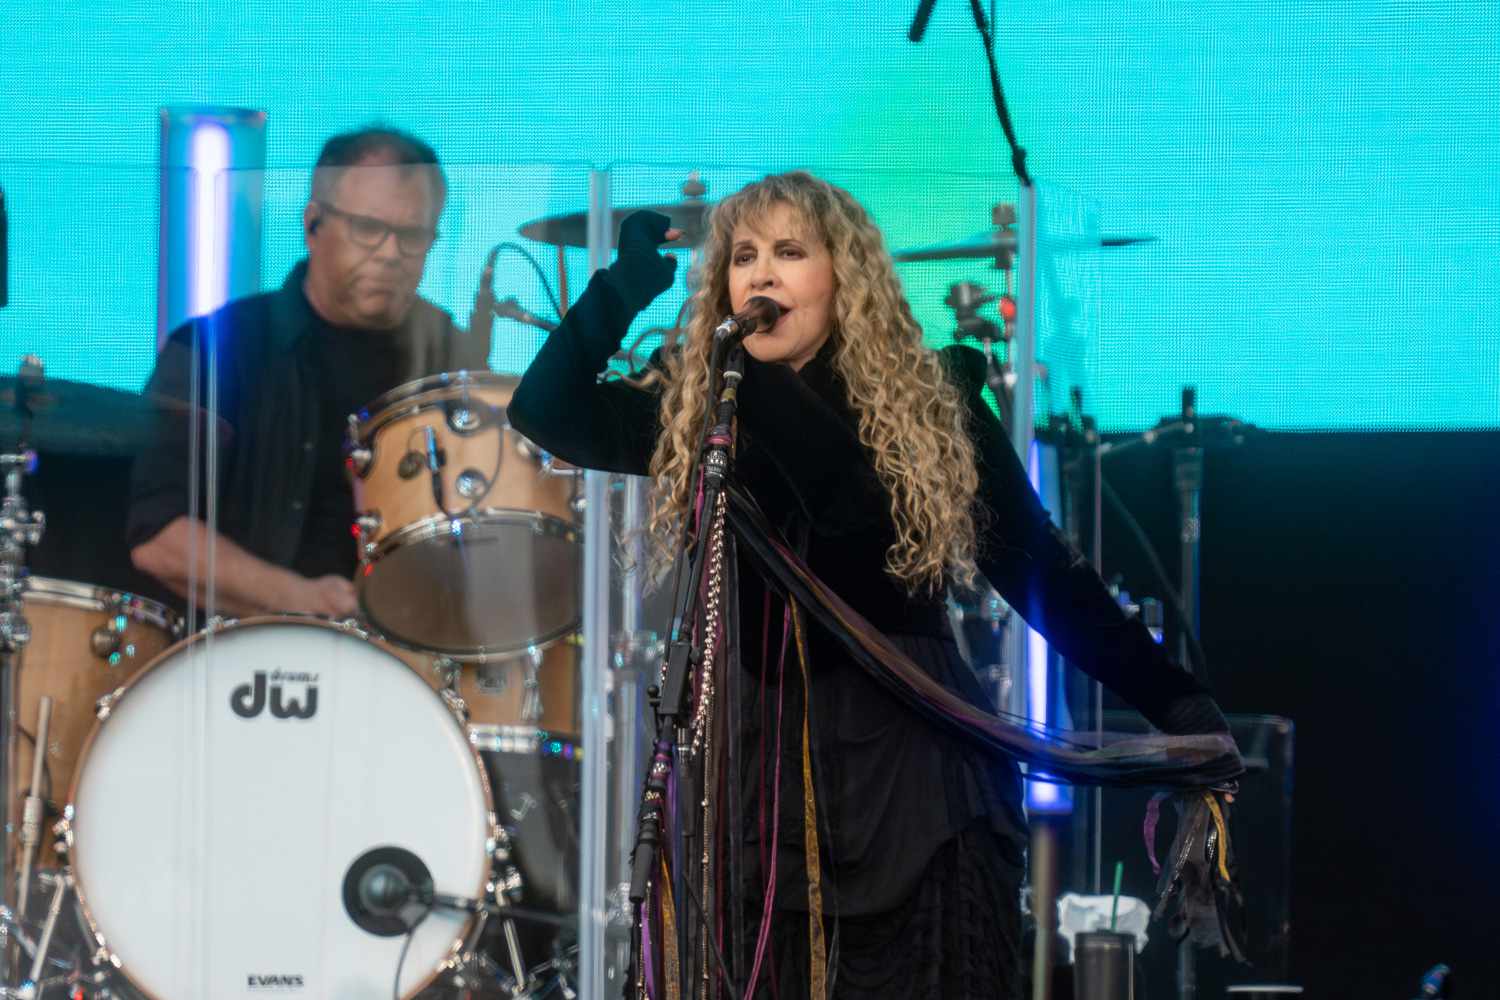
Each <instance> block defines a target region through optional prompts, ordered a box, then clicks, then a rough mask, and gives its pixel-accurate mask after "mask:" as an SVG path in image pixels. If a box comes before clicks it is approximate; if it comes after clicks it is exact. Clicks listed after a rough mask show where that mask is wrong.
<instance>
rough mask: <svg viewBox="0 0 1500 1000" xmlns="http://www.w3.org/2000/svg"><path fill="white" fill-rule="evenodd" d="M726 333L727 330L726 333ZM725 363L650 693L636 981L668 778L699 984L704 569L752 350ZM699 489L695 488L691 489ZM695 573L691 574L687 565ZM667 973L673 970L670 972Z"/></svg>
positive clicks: (635, 895) (677, 892)
mask: <svg viewBox="0 0 1500 1000" xmlns="http://www.w3.org/2000/svg"><path fill="white" fill-rule="evenodd" d="M720 329H721V330H722V329H723V328H722V327H721V328H720ZM721 359H722V361H723V376H722V382H723V387H722V390H721V392H720V395H719V400H718V405H717V407H716V408H715V411H714V414H713V422H712V424H711V425H709V426H708V430H707V433H706V434H705V435H704V439H703V444H702V446H701V452H700V454H701V458H700V468H701V469H702V483H703V505H702V507H701V514H700V516H699V519H698V528H699V530H698V536H697V538H696V540H693V539H691V538H690V535H689V532H688V530H687V527H686V526H684V530H683V533H682V543H681V545H680V547H679V548H678V552H677V557H676V561H675V566H676V568H675V570H674V575H675V578H676V580H677V587H676V589H675V593H674V600H673V615H672V621H673V622H674V629H673V633H672V638H671V641H670V642H669V643H668V645H667V655H666V664H665V669H664V671H663V676H662V683H661V685H660V686H659V687H658V686H655V685H653V686H651V687H649V688H647V691H646V693H647V697H648V698H649V700H650V702H651V707H652V709H653V712H654V714H655V716H656V744H655V749H654V751H653V753H652V756H651V764H650V766H649V767H648V768H647V770H646V781H645V787H644V788H643V789H642V793H641V805H640V809H639V811H638V813H637V817H636V822H637V829H636V841H635V847H634V848H633V849H632V851H631V867H630V896H629V899H630V903H631V907H632V909H633V910H634V911H635V919H634V920H633V921H632V925H631V963H632V964H633V965H635V971H634V976H633V977H632V978H634V979H635V981H636V982H639V981H640V978H639V977H641V976H642V975H644V974H645V970H644V968H642V967H641V965H640V964H639V960H640V954H641V925H642V923H643V922H644V921H645V920H647V919H649V917H648V915H647V914H646V912H645V903H646V898H647V895H648V893H649V889H650V884H651V879H652V877H653V874H654V873H655V871H656V869H657V868H658V865H657V858H658V855H659V851H660V844H661V833H662V829H661V828H662V822H663V818H664V816H665V812H666V808H667V801H668V798H669V793H668V787H667V781H668V775H670V780H671V782H672V790H671V795H670V798H671V800H672V802H673V803H674V806H675V808H676V810H677V815H676V816H674V819H675V821H676V822H674V823H673V828H674V829H673V851H672V855H671V857H672V860H673V865H672V876H673V898H674V899H675V900H676V901H677V935H678V942H677V954H678V962H679V968H678V969H677V970H673V971H675V972H676V973H677V974H678V975H679V976H680V977H681V979H680V981H681V982H682V983H684V984H690V983H694V982H695V981H696V979H695V977H692V976H690V975H688V974H685V973H687V972H691V971H692V970H691V966H692V957H691V956H692V954H693V952H692V949H691V948H690V947H689V941H688V936H687V928H688V923H689V921H688V918H687V906H688V895H689V892H690V890H689V887H688V880H687V858H688V853H687V850H686V846H687V845H686V841H687V837H688V830H687V827H688V821H689V818H690V817H691V816H692V810H691V802H690V800H689V799H688V798H686V797H685V792H686V791H687V790H688V789H687V788H686V787H685V781H684V778H685V775H684V770H685V769H686V767H687V764H688V761H689V759H690V755H691V751H692V736H691V733H690V725H691V722H692V706H691V704H690V701H691V694H692V687H691V683H690V682H691V680H692V677H693V674H694V673H695V672H696V671H697V669H698V667H699V665H701V664H702V662H703V660H704V655H705V650H704V649H703V648H702V645H701V641H700V636H699V634H698V629H697V625H698V616H699V613H700V612H701V611H702V608H701V607H700V604H701V603H702V598H703V596H704V595H703V588H702V579H703V570H704V567H705V565H706V563H707V557H708V553H709V549H710V541H711V538H710V534H711V531H712V524H713V521H714V516H715V511H716V510H717V507H718V503H719V498H720V497H721V496H722V495H723V493H724V489H725V485H726V483H727V481H728V477H729V472H730V467H731V461H732V456H731V455H730V450H729V449H730V444H731V443H732V441H733V436H732V434H733V422H734V414H735V406H736V402H737V398H736V397H737V387H738V385H739V381H740V378H741V377H742V376H743V373H744V364H745V353H744V348H743V347H742V346H741V345H740V344H738V343H734V344H730V343H729V341H728V339H727V338H722V337H719V336H718V335H717V334H716V336H715V343H714V346H713V356H712V357H711V358H710V363H709V373H710V384H711V385H712V384H714V382H715V381H717V380H716V379H714V378H713V376H715V375H716V374H717V373H718V370H719V363H720V360H721ZM690 489H691V484H690ZM685 565H686V567H687V572H685V573H684V572H683V569H684V566H685ZM663 974H664V975H665V974H666V970H663Z"/></svg>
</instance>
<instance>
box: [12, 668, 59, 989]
mask: <svg viewBox="0 0 1500 1000" xmlns="http://www.w3.org/2000/svg"><path fill="white" fill-rule="evenodd" d="M51 725H52V699H51V698H49V697H48V696H47V695H42V697H41V701H40V704H39V705H38V707H37V719H36V749H35V750H33V751H32V754H31V788H30V791H29V792H28V793H27V795H26V803H25V805H23V806H22V807H21V877H20V883H19V887H18V888H17V890H16V912H17V913H20V914H22V915H24V914H25V913H26V904H27V902H28V901H29V898H30V896H31V866H32V864H33V863H34V862H35V860H36V845H37V842H38V841H39V840H40V839H41V825H42V797H41V794H40V793H41V788H42V767H43V765H44V764H46V762H47V746H48V740H47V738H48V736H49V735H50V734H49V729H50V727H51ZM50 936H51V921H49V922H48V925H47V934H46V935H45V937H50ZM45 937H44V940H43V943H42V945H41V951H45V950H46V942H45ZM39 954H40V952H39ZM40 974H41V972H40V970H39V969H34V970H33V971H32V979H35V978H36V977H37V976H38V975H40Z"/></svg>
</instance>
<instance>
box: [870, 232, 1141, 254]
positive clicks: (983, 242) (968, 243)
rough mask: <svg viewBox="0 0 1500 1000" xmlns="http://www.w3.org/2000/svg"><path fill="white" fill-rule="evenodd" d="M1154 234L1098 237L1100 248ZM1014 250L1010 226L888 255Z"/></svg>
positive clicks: (1132, 242) (1126, 243) (1014, 239)
mask: <svg viewBox="0 0 1500 1000" xmlns="http://www.w3.org/2000/svg"><path fill="white" fill-rule="evenodd" d="M1155 241H1156V237H1155V236H1101V237H1099V243H1098V245H1099V246H1101V247H1124V246H1130V245H1132V244H1135V243H1153V242H1155ZM1015 252H1016V234H1015V232H1014V231H1013V230H1009V229H987V230H985V231H984V232H982V233H975V234H974V235H973V236H965V237H964V238H963V239H958V240H953V241H952V242H950V243H934V244H932V245H931V246H925V247H912V248H910V249H907V250H897V251H895V252H893V253H892V254H891V257H892V258H894V259H895V260H898V261H921V260H987V259H992V258H995V257H1005V256H1009V255H1011V254H1014V253H1015Z"/></svg>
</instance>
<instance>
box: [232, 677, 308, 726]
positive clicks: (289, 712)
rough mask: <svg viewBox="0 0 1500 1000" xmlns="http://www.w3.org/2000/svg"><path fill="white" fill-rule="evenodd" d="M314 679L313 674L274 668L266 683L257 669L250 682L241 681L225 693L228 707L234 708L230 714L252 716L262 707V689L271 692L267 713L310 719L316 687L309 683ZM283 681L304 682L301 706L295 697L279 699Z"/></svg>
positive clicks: (286, 717) (263, 693)
mask: <svg viewBox="0 0 1500 1000" xmlns="http://www.w3.org/2000/svg"><path fill="white" fill-rule="evenodd" d="M317 679H318V675H317V674H284V673H282V672H281V671H279V670H278V671H276V672H275V673H273V674H271V675H270V681H272V682H274V683H270V684H268V683H267V677H266V672H265V671H264V670H257V671H256V672H255V681H254V684H253V685H251V684H241V685H240V686H239V687H237V688H235V689H234V690H233V691H231V692H230V694H229V707H230V708H232V709H234V714H235V715H238V716H239V717H240V718H242V719H253V718H255V717H256V716H257V715H259V714H260V713H261V712H262V711H264V710H265V707H266V688H267V687H268V686H269V688H270V691H271V715H272V716H273V717H275V718H278V719H311V718H312V717H313V716H314V715H316V714H317V711H318V686H317V684H315V683H313V682H315V681H316V680H317ZM283 681H300V682H302V683H304V684H306V685H307V688H306V692H305V697H306V699H307V704H306V705H305V706H304V705H303V704H302V703H301V702H299V701H298V700H297V699H296V698H283V696H282V684H281V682H283Z"/></svg>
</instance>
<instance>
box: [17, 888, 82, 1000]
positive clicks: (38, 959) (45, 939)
mask: <svg viewBox="0 0 1500 1000" xmlns="http://www.w3.org/2000/svg"><path fill="white" fill-rule="evenodd" d="M72 886H73V876H72V875H71V874H69V873H67V872H63V873H62V874H61V875H59V876H58V877H57V878H56V880H55V881H54V883H53V888H52V902H51V903H49V904H48V906H47V919H46V921H45V922H44V923H43V924H42V936H41V937H40V938H39V939H38V940H37V943H36V953H35V954H34V955H33V956H32V959H31V972H30V973H29V974H28V975H27V977H26V979H25V981H24V982H22V983H21V988H20V989H18V990H17V991H16V996H17V997H18V998H19V1000H34V998H35V997H37V996H39V995H40V993H41V978H42V969H43V968H45V966H46V963H47V949H48V948H50V947H51V946H52V933H53V931H55V930H56V929H57V918H58V917H59V916H60V915H61V914H62V905H63V897H64V896H66V895H67V893H68V890H69V889H70V888H72Z"/></svg>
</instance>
